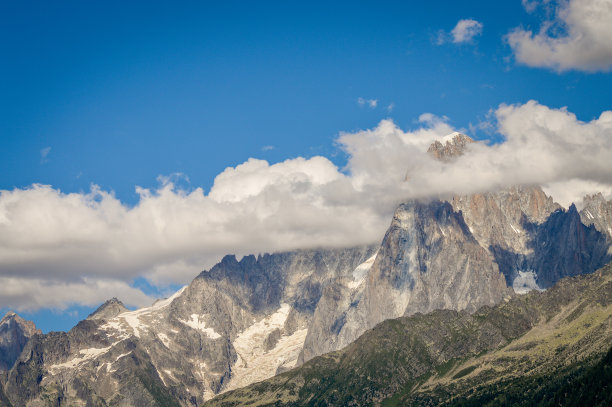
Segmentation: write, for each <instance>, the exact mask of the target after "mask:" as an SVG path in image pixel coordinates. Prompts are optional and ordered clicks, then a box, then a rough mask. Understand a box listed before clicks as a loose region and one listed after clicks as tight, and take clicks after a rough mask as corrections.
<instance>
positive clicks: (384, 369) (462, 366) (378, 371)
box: [206, 265, 612, 407]
mask: <svg viewBox="0 0 612 407" xmlns="http://www.w3.org/2000/svg"><path fill="white" fill-rule="evenodd" d="M611 346H612V265H608V266H606V267H604V268H603V269H601V270H599V271H597V272H595V273H593V274H590V275H583V276H580V277H576V278H567V279H564V280H561V281H560V282H559V283H558V284H557V285H555V286H554V287H553V288H551V289H550V290H547V291H545V292H532V293H530V294H527V295H524V296H517V297H515V298H512V299H510V300H509V301H507V302H506V301H503V302H502V303H501V304H498V305H497V306H495V307H483V308H481V309H480V310H478V311H476V312H475V313H473V314H469V313H467V312H457V311H451V310H436V311H433V312H431V313H428V314H416V315H412V316H410V317H402V318H398V319H391V320H387V321H385V322H382V323H380V324H379V325H377V326H376V327H374V328H373V329H371V330H369V331H367V332H366V333H364V334H363V335H362V336H361V337H359V339H357V340H356V341H355V342H353V343H352V344H351V345H349V346H347V347H346V348H344V349H342V350H340V351H338V352H334V353H331V354H327V355H323V356H321V357H318V358H315V359H313V360H311V361H309V362H308V363H306V364H305V365H303V366H301V367H299V368H297V369H294V370H291V371H290V372H286V373H284V374H282V375H279V376H276V377H273V378H271V379H268V380H265V381H263V382H259V383H254V384H252V385H250V386H248V387H245V388H242V389H239V390H237V391H234V392H229V393H225V394H223V395H221V396H219V397H216V398H215V399H213V400H211V401H209V402H208V403H207V404H206V405H207V406H250V407H253V406H268V405H275V406H330V405H334V406H372V405H386V404H387V403H385V401H387V402H388V404H389V405H401V406H440V405H443V406H449V405H452V406H457V405H470V406H480V405H522V403H524V402H525V400H528V401H529V402H536V403H539V404H541V405H600V406H603V405H609V403H606V400H609V399H610V397H609V395H610V393H609V391H610V390H609V389H610V382H609V379H608V380H606V379H607V378H606V376H608V377H609V376H610V375H609V366H610V364H609V362H608V367H607V368H606V370H604V369H601V370H600V371H599V372H598V375H599V376H598V377H599V378H601V379H600V380H599V382H600V385H599V387H597V386H591V389H592V391H595V392H597V393H596V394H597V396H598V397H593V394H584V390H583V391H582V392H581V391H579V390H580V389H578V390H576V388H575V387H574V391H573V392H572V391H568V388H567V386H566V384H567V383H569V382H571V381H573V380H575V379H576V378H577V377H579V374H580V372H581V371H582V372H584V370H585V367H589V365H592V364H594V363H595V362H597V361H598V360H599V359H600V358H601V357H602V356H603V355H606V353H607V354H608V361H609V360H610V358H609V356H610V352H611V351H610V349H611ZM590 378H591V381H594V380H592V379H593V376H591V377H590ZM564 386H565V387H564ZM555 393H556V394H561V395H563V396H564V398H565V397H567V396H570V397H569V398H570V399H571V398H574V399H576V403H575V404H571V403H569V404H564V403H559V402H553V400H554V398H553V397H552V396H554V395H555ZM572 393H573V394H572ZM571 396H574V397H571ZM587 398H588V399H590V400H599V402H598V403H597V402H591V401H589V402H587V403H586V404H585V402H584V400H585V399H587ZM466 399H467V400H466ZM578 400H580V401H578ZM602 400H603V401H602Z"/></svg>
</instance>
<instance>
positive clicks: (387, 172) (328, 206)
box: [0, 101, 612, 309]
mask: <svg viewBox="0 0 612 407" xmlns="http://www.w3.org/2000/svg"><path fill="white" fill-rule="evenodd" d="M491 115H492V117H493V119H492V125H494V126H496V128H497V130H498V131H499V133H501V135H502V136H503V138H504V140H503V142H501V143H498V144H494V145H486V144H484V143H477V144H474V145H471V146H470V148H469V152H468V153H467V154H466V155H464V156H462V157H460V158H458V159H457V160H456V161H455V162H453V163H441V162H438V161H436V160H434V159H432V158H431V157H430V156H429V155H428V154H427V153H426V150H427V148H428V146H429V145H430V144H431V143H432V142H433V141H434V140H436V139H442V138H444V137H445V136H446V135H448V134H450V133H453V132H454V131H455V130H456V129H454V128H453V127H452V126H451V125H450V124H449V123H448V121H447V119H446V118H444V117H438V116H435V115H432V114H423V115H421V116H420V117H419V123H418V126H417V128H416V129H414V130H411V131H403V130H402V129H400V128H399V127H398V126H397V125H396V124H395V123H393V122H392V121H391V120H383V121H381V122H380V123H379V124H378V126H376V127H375V128H373V129H369V130H363V131H358V132H354V133H341V134H340V135H339V136H338V139H337V143H338V145H339V147H340V148H341V149H342V150H344V151H345V152H346V153H347V165H346V167H345V168H343V169H339V168H337V167H336V166H335V165H334V164H333V163H332V162H331V161H329V160H328V159H327V158H325V157H320V156H316V157H312V158H308V159H307V158H301V157H298V158H295V159H290V160H286V161H284V162H280V163H277V164H269V163H268V162H266V161H263V160H258V159H254V158H251V159H249V160H247V161H246V162H244V163H242V164H240V165H237V166H235V167H229V168H227V169H225V170H224V171H223V172H222V173H220V174H219V175H218V176H217V177H216V178H215V181H214V185H213V187H212V188H211V190H210V191H209V192H208V194H206V193H205V192H204V190H203V189H201V188H195V189H191V190H186V189H183V188H180V187H178V186H177V184H176V183H174V182H173V180H176V179H177V176H173V177H165V178H160V186H159V187H158V188H156V189H152V190H150V189H143V188H137V192H138V194H139V196H140V198H139V201H138V202H137V204H136V205H134V206H128V205H125V204H124V203H122V202H121V201H119V200H118V199H117V198H116V197H115V196H114V195H113V194H112V193H109V192H106V191H103V190H100V189H99V188H98V187H95V186H93V187H92V189H91V191H90V192H88V193H71V194H65V193H62V192H61V191H59V190H58V189H55V188H53V187H51V186H45V185H32V186H31V187H30V188H26V189H13V190H7V191H0V307H7V306H10V307H14V308H17V307H21V308H24V309H26V308H27V309H35V308H37V307H41V306H57V307H62V306H65V305H67V304H72V303H79V304H93V303H99V302H101V301H102V300H103V299H105V298H107V297H112V296H117V297H119V298H121V299H122V300H124V301H125V302H128V303H131V304H135V305H139V304H142V303H145V302H147V301H149V298H148V297H146V296H145V295H144V294H142V293H141V292H140V291H138V290H137V289H134V288H130V287H129V284H130V282H131V281H133V279H135V278H137V277H145V278H147V279H148V280H149V281H151V282H152V283H153V284H157V285H160V286H164V284H167V283H179V284H183V283H187V282H189V280H191V279H192V278H193V277H195V276H196V275H197V274H198V272H199V271H200V270H202V269H205V268H209V267H210V266H212V265H213V264H214V263H215V262H216V261H218V260H219V259H220V258H221V257H222V256H223V255H225V254H228V253H235V254H237V255H238V256H241V255H244V254H248V253H260V252H267V251H279V250H290V249H294V248H307V247H317V246H333V247H339V246H350V245H358V244H366V243H375V242H378V241H380V239H381V238H382V235H383V233H384V231H385V229H386V228H387V226H388V224H389V221H390V216H391V213H392V211H393V210H394V208H395V205H396V204H397V203H398V202H400V201H402V200H405V199H408V198H412V197H426V196H441V197H444V196H447V195H449V194H452V193H470V192H476V191H483V190H489V189H492V188H497V187H501V186H506V185H511V184H535V183H539V184H546V186H547V188H549V190H551V191H555V190H556V191H560V190H562V189H563V188H564V189H565V193H564V196H562V197H560V199H562V201H563V202H565V201H566V200H568V199H575V198H574V197H576V196H580V194H582V193H586V192H595V190H593V191H588V190H589V188H597V189H603V190H604V191H603V192H606V191H612V189H608V190H606V188H610V186H612V179H611V178H612V160H610V157H611V156H612V112H603V113H602V114H601V115H600V117H599V118H597V119H595V120H592V121H590V122H582V121H579V120H578V119H577V118H576V117H575V115H573V114H572V113H570V112H568V111H567V110H565V109H551V108H549V107H547V106H543V105H541V104H539V103H537V102H535V101H530V102H528V103H525V104H522V105H500V106H499V107H498V108H497V109H496V110H495V111H493V112H492V113H491ZM406 179H407V181H405V180H406ZM29 288H31V289H29ZM94 291H95V292H94Z"/></svg>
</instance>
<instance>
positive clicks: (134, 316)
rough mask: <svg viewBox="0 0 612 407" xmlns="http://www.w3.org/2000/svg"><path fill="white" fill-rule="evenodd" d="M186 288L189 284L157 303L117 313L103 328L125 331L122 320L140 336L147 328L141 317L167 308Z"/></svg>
mask: <svg viewBox="0 0 612 407" xmlns="http://www.w3.org/2000/svg"><path fill="white" fill-rule="evenodd" d="M186 288H187V286H183V287H182V288H181V289H180V290H178V291H177V292H175V293H174V294H172V296H170V297H168V298H166V299H163V300H159V301H155V303H154V304H153V305H151V306H150V307H145V308H140V309H137V310H135V311H126V312H123V313H121V314H119V315H117V317H115V318H114V319H113V320H111V321H109V322H108V323H107V324H105V325H103V326H102V328H105V327H106V326H107V325H108V326H109V327H113V328H116V329H117V330H118V331H119V332H125V330H124V328H123V326H121V321H123V322H125V323H126V324H127V325H128V326H129V327H130V328H131V330H132V332H133V334H134V336H136V337H137V338H140V332H141V330H143V331H144V330H145V329H146V328H147V325H146V324H143V323H142V321H140V317H142V316H145V315H150V314H152V313H154V312H156V311H159V310H161V309H164V308H166V307H167V306H168V305H170V304H171V303H172V301H174V300H175V299H176V298H177V297H178V296H179V295H181V294H182V293H183V291H185V289H186Z"/></svg>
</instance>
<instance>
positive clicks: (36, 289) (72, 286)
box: [0, 276, 155, 311]
mask: <svg viewBox="0 0 612 407" xmlns="http://www.w3.org/2000/svg"><path fill="white" fill-rule="evenodd" d="M113 296H116V297H118V298H122V299H124V302H125V303H126V305H128V306H135V307H143V306H146V305H150V304H151V303H152V302H153V301H154V300H155V299H154V298H151V297H149V296H147V295H145V294H144V293H142V291H140V290H138V289H136V288H133V287H130V286H129V285H128V284H126V283H124V282H122V281H117V280H104V279H97V280H90V279H84V280H83V281H79V282H68V281H53V280H46V279H41V278H31V279H24V278H20V277H3V276H0V298H1V299H2V300H1V301H0V307H8V308H11V309H14V310H17V311H35V310H37V309H40V308H53V309H59V310H61V309H66V308H67V307H68V306H70V305H72V304H78V305H85V306H92V307H95V306H97V305H100V304H101V303H103V302H104V301H106V300H108V299H109V298H110V297H113Z"/></svg>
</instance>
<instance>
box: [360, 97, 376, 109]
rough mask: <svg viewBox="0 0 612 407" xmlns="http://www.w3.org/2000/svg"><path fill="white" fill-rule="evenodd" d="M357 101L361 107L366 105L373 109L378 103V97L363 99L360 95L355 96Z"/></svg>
mask: <svg viewBox="0 0 612 407" xmlns="http://www.w3.org/2000/svg"><path fill="white" fill-rule="evenodd" d="M357 103H358V104H359V106H361V107H364V106H367V107H369V108H370V109H374V108H375V107H376V106H377V105H378V99H364V98H361V97H360V98H357Z"/></svg>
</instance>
